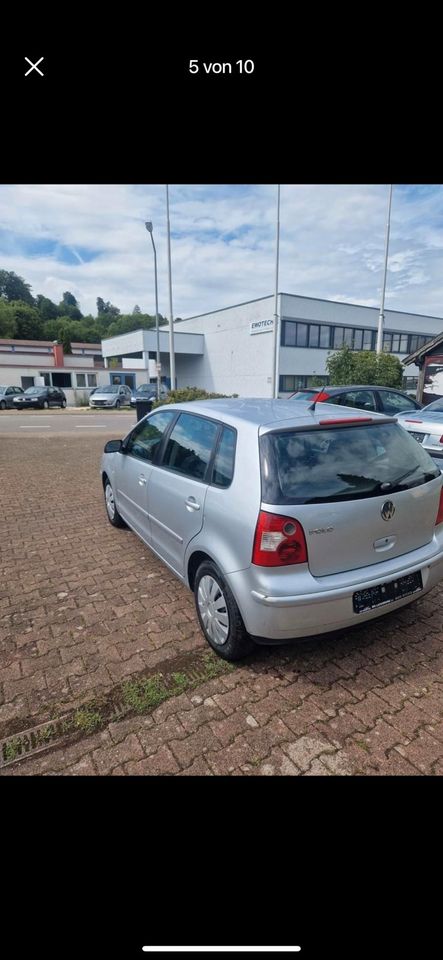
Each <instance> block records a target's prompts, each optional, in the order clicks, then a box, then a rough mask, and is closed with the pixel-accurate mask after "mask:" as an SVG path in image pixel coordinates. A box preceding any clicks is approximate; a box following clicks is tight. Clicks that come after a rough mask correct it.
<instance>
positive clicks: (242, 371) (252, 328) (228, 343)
mask: <svg viewBox="0 0 443 960" xmlns="http://www.w3.org/2000/svg"><path fill="white" fill-rule="evenodd" d="M273 314H274V297H273V296H269V297H262V298H260V299H259V300H250V301H248V302H247V303H239V304H236V305H235V306H232V307H226V308H225V309H221V310H213V311H211V312H210V313H205V314H200V315H198V316H194V317H189V319H187V320H180V321H178V322H176V323H175V324H174V341H175V351H174V352H175V367H176V386H177V387H179V388H181V387H187V386H197V387H202V388H204V389H205V390H208V391H211V392H216V393H226V394H232V393H237V394H239V395H240V396H242V397H270V396H271V395H272V363H273V329H274V319H273ZM378 315H379V310H378V309H377V308H376V307H364V306H360V305H358V304H351V303H340V302H337V301H334V300H319V299H316V298H314V297H300V296H295V295H293V294H286V293H281V294H279V296H278V317H279V330H278V340H279V347H278V387H279V395H280V396H282V397H284V396H288V395H289V394H290V393H292V392H293V391H295V390H297V389H299V388H300V387H305V386H310V385H311V384H312V379H313V378H317V377H324V378H325V382H326V379H327V378H326V359H327V356H328V353H329V352H330V351H331V350H334V349H338V348H339V347H340V346H341V344H342V343H347V344H349V346H350V347H351V348H352V349H354V350H375V347H376V338H377V326H378ZM442 331H443V319H442V318H441V317H429V316H425V315H422V314H414V313H404V312H400V311H396V310H385V322H384V349H386V350H388V351H389V352H391V353H393V354H394V355H395V356H397V357H398V358H399V359H400V360H402V359H403V358H404V357H406V356H408V355H409V354H410V353H413V352H414V351H415V350H417V349H418V348H419V347H420V346H421V345H422V344H423V343H425V342H426V341H427V340H429V339H431V338H432V337H434V336H435V335H436V334H438V333H441V332H442ZM102 353H103V357H104V362H105V365H107V364H108V363H109V361H110V358H114V362H115V360H116V358H117V359H118V361H119V362H121V364H122V368H123V370H124V369H125V365H127V366H128V367H129V365H131V366H132V368H134V367H136V366H137V365H139V369H143V370H144V377H143V379H144V380H146V379H153V378H155V357H156V334H155V330H136V331H134V332H133V333H127V334H124V335H121V336H117V337H111V338H109V339H107V340H103V342H102ZM149 360H150V361H151V369H150V368H149V365H148V361H149ZM160 361H161V377H162V380H163V381H164V382H166V383H168V384H169V332H168V327H161V328H160ZM417 378H418V368H416V367H409V368H408V376H407V377H405V380H404V388H405V389H408V390H409V391H414V390H415V387H416V383H417ZM127 382H129V381H127Z"/></svg>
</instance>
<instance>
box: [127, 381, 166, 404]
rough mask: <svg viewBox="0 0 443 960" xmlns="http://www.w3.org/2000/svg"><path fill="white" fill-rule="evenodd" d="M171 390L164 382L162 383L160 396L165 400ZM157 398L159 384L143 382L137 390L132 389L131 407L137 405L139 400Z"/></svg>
mask: <svg viewBox="0 0 443 960" xmlns="http://www.w3.org/2000/svg"><path fill="white" fill-rule="evenodd" d="M168 393H169V390H168V388H167V387H165V385H164V383H162V384H160V398H161V399H162V400H164V399H165V398H166V397H167V396H168ZM156 399H157V384H156V383H141V384H140V386H139V387H137V389H136V390H133V391H132V394H131V407H135V406H136V404H137V400H156Z"/></svg>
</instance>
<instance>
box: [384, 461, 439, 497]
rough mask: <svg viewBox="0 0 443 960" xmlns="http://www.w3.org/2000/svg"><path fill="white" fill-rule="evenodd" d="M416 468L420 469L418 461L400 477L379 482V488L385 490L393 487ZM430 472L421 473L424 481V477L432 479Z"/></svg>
mask: <svg viewBox="0 0 443 960" xmlns="http://www.w3.org/2000/svg"><path fill="white" fill-rule="evenodd" d="M417 470H421V467H420V464H419V463H418V464H417V466H416V467H412V470H406V473H402V474H401V476H400V477H397V478H396V479H395V480H387V481H386V482H385V483H381V484H380V490H382V491H383V492H384V491H385V490H392V488H393V487H396V486H397V485H398V484H399V483H401V482H402V480H406V478H407V477H411V476H412V474H413V473H415V472H416V471H417ZM432 477H433V474H432V473H429V472H428V473H425V474H423V478H424V481H425V480H426V479H429V480H432Z"/></svg>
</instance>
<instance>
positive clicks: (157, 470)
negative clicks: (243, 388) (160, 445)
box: [148, 413, 219, 577]
mask: <svg viewBox="0 0 443 960" xmlns="http://www.w3.org/2000/svg"><path fill="white" fill-rule="evenodd" d="M218 432H219V424H218V423H215V422H214V421H213V420H207V419H206V418H205V417H200V416H196V415H194V414H189V413H182V414H180V416H179V418H178V420H177V422H176V424H175V426H174V428H173V430H172V432H171V435H170V437H169V439H168V442H167V445H166V449H165V452H164V455H163V458H162V461H161V465H159V466H154V467H153V469H152V472H151V476H150V480H149V486H148V509H149V515H150V522H151V543H152V546H153V548H154V549H155V550H156V551H157V552H158V553H159V555H160V556H161V557H162V559H163V560H165V561H166V563H168V564H169V565H170V566H171V567H172V568H173V570H175V572H176V573H178V574H179V575H180V576H181V577H183V576H184V572H185V571H184V557H185V552H186V548H187V546H188V543H189V542H190V541H191V540H192V539H193V537H195V536H196V535H197V533H198V532H199V531H200V530H201V527H202V525H203V515H204V506H205V498H206V492H207V489H208V484H207V482H206V475H207V470H208V464H209V461H210V459H211V455H212V451H213V449H214V447H215V442H216V439H217V436H218Z"/></svg>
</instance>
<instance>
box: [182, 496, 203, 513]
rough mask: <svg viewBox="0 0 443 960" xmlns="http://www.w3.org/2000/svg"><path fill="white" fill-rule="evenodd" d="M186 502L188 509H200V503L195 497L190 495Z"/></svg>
mask: <svg viewBox="0 0 443 960" xmlns="http://www.w3.org/2000/svg"><path fill="white" fill-rule="evenodd" d="M185 504H186V507H187V509H188V510H200V504H199V503H197V501H196V499H195V497H188V499H187V500H185Z"/></svg>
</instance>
